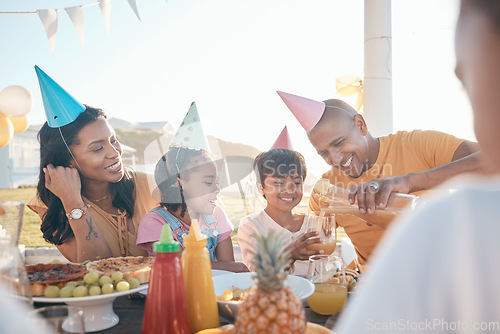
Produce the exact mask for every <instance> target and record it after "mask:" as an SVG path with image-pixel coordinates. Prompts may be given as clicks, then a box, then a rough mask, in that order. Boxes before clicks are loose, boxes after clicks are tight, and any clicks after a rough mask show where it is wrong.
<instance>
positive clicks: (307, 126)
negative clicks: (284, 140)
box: [277, 91, 325, 132]
mask: <svg viewBox="0 0 500 334" xmlns="http://www.w3.org/2000/svg"><path fill="white" fill-rule="evenodd" d="M277 93H278V95H279V96H280V97H281V99H282V100H283V102H285V104H286V105H287V107H288V109H290V111H291V112H292V113H293V115H294V116H295V118H296V119H297V120H298V121H299V123H300V125H302V127H303V128H304V130H306V132H309V131H311V130H312V128H314V126H315V125H316V124H318V122H319V120H320V118H321V116H323V113H324V112H325V103H324V102H319V101H314V100H310V99H306V98H305V97H300V96H297V95H293V94H288V93H284V92H280V91H277Z"/></svg>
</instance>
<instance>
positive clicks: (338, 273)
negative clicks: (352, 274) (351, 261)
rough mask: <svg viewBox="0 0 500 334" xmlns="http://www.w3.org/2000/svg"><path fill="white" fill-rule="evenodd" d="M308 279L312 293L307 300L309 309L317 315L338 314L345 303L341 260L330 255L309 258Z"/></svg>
mask: <svg viewBox="0 0 500 334" xmlns="http://www.w3.org/2000/svg"><path fill="white" fill-rule="evenodd" d="M308 279H309V280H310V281H311V282H312V283H314V287H315V290H314V293H313V294H312V295H311V296H310V297H309V298H308V299H307V302H308V303H309V307H310V308H311V309H312V310H313V311H314V312H316V313H319V314H335V313H337V312H340V311H341V310H342V309H343V308H344V306H345V303H346V301H347V283H346V279H345V273H344V264H343V262H342V259H341V258H339V257H337V256H331V255H313V256H311V257H309V271H308Z"/></svg>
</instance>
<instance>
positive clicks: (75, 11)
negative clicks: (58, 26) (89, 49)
mask: <svg viewBox="0 0 500 334" xmlns="http://www.w3.org/2000/svg"><path fill="white" fill-rule="evenodd" d="M65 10H66V13H68V15H69V18H70V19H71V22H73V25H74V26H75V29H76V32H77V33H78V36H79V37H80V41H81V42H82V46H84V45H85V32H84V30H83V10H82V6H75V7H68V8H65Z"/></svg>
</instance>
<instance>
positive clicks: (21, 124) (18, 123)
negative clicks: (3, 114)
mask: <svg viewBox="0 0 500 334" xmlns="http://www.w3.org/2000/svg"><path fill="white" fill-rule="evenodd" d="M7 118H8V119H9V120H10V122H11V123H12V126H13V127H14V133H21V132H23V131H25V130H26V129H27V128H28V127H29V125H30V123H29V121H28V115H24V116H21V117H12V116H9V117H7Z"/></svg>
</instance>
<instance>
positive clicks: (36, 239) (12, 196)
mask: <svg viewBox="0 0 500 334" xmlns="http://www.w3.org/2000/svg"><path fill="white" fill-rule="evenodd" d="M35 193H36V188H35V187H27V188H18V189H0V199H1V200H3V201H24V202H25V203H27V202H28V201H29V200H30V199H31V198H33V197H34V196H35ZM308 201H309V197H306V196H304V198H303V199H302V202H301V203H300V204H299V205H298V206H297V207H296V211H298V212H304V213H305V212H307V203H308ZM220 202H221V204H222V207H223V208H224V210H225V211H226V214H227V215H228V217H229V219H230V220H231V222H232V223H233V225H234V231H233V233H232V234H231V239H232V241H233V243H235V244H237V243H238V239H237V233H238V225H239V223H240V220H241V218H243V217H245V216H247V215H248V214H252V213H255V212H258V211H260V210H262V209H264V208H265V202H263V201H259V200H257V199H256V200H255V201H250V206H247V207H245V203H244V200H243V199H242V198H241V196H240V195H239V194H224V195H221V196H220ZM247 203H248V201H247ZM40 223H41V221H40V218H39V217H38V215H37V214H35V213H34V212H33V211H31V210H30V209H29V208H28V207H25V209H24V218H23V226H22V229H21V235H20V237H19V243H21V244H24V245H26V247H54V245H52V244H50V243H48V242H46V241H45V240H44V239H43V236H42V232H41V231H40ZM344 236H346V234H345V233H344V231H343V229H342V228H339V229H337V241H340V239H341V238H343V237H344Z"/></svg>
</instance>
